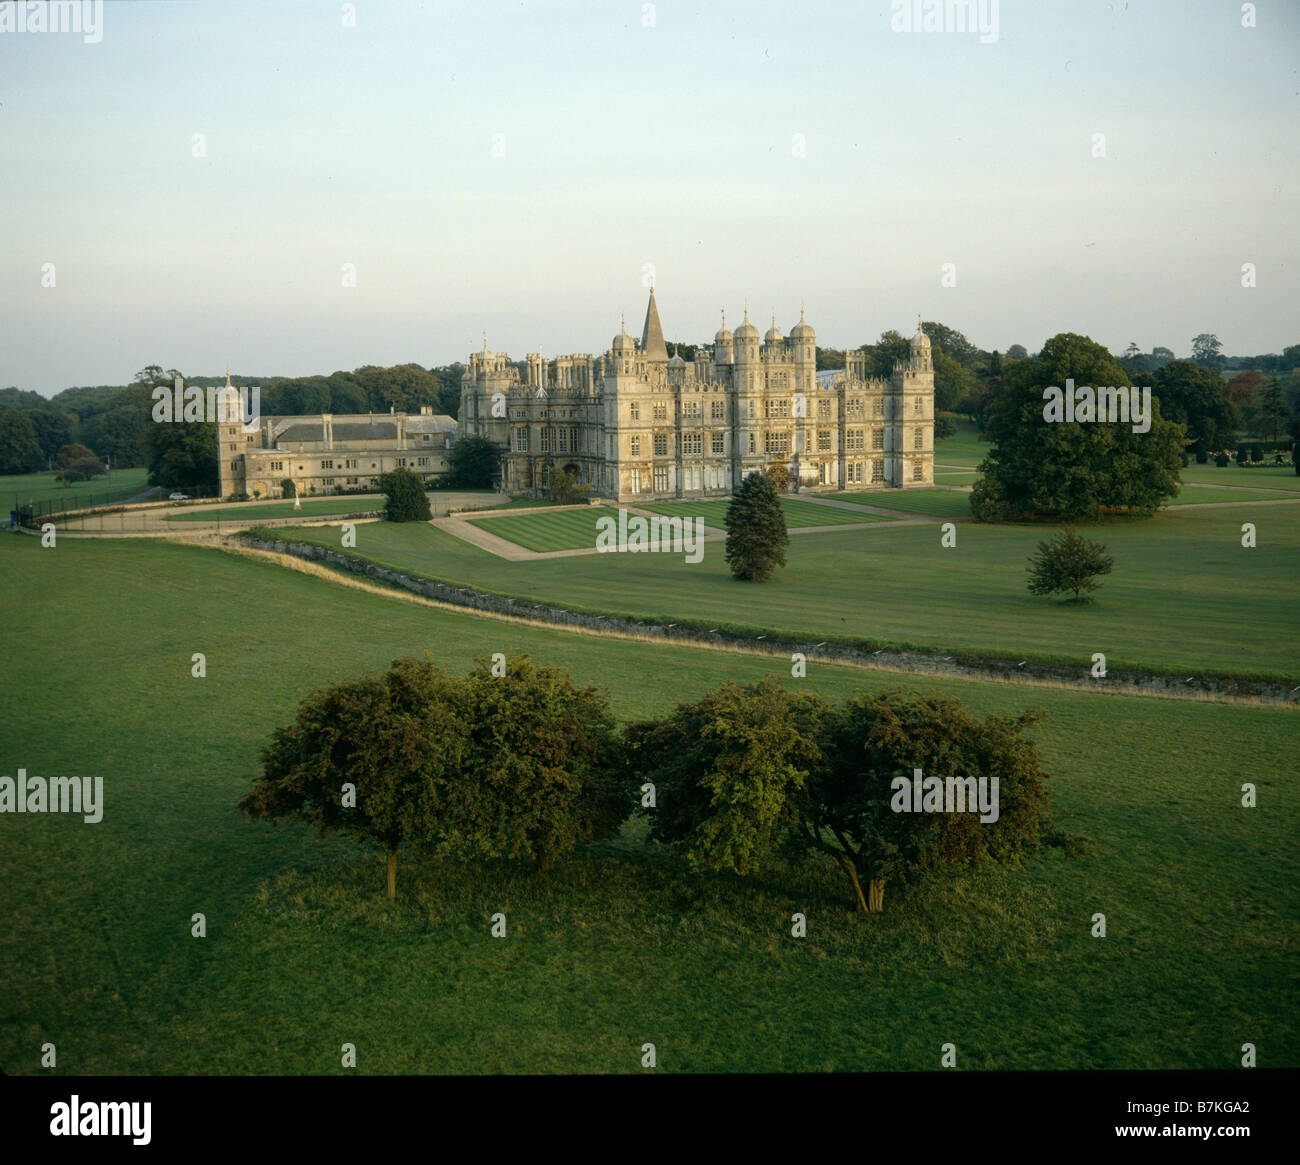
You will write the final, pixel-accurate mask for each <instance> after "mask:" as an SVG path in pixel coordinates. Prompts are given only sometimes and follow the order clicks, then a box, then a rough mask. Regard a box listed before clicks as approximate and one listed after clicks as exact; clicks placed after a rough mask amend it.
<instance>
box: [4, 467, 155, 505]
mask: <svg viewBox="0 0 1300 1165" xmlns="http://www.w3.org/2000/svg"><path fill="white" fill-rule="evenodd" d="M148 478H149V471H148V470H147V469H145V468H143V467H141V468H138V469H115V470H113V472H112V473H110V474H106V475H105V476H103V477H95V478H91V480H90V481H78V482H69V483H68V484H67V486H66V487H65V486H64V485H63V484H62V483H61V482H60V481H59V480H58V479H57V478H56V477H55V476H54V474H52V473H23V474H10V475H7V476H0V504H3V507H4V512H5V514H6V515H8V513H9V511H10V510H11V509H13V508H14V507H15V506H18V505H26V504H27V503H28V502H33V501H34V502H47V501H59V500H60V498H62V499H63V501H64V502H65V503H66V504H67V505H68V506H73V505H75V504H77V500H78V499H82V500H83V502H84V504H86V505H91V504H94V505H99V504H100V503H104V504H107V503H110V502H115V501H121V500H122V499H123V498H129V497H133V496H134V495H135V494H138V493H140V492H141V491H142V490H144V489H147V488H148V485H149V482H148Z"/></svg>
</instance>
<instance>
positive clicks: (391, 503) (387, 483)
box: [379, 468, 433, 522]
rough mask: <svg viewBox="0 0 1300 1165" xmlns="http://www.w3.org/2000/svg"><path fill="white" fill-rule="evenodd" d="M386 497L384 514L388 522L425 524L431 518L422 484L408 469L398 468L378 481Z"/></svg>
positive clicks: (427, 499) (427, 496)
mask: <svg viewBox="0 0 1300 1165" xmlns="http://www.w3.org/2000/svg"><path fill="white" fill-rule="evenodd" d="M379 485H380V488H381V489H382V490H383V491H384V493H385V494H386V495H387V496H388V502H387V504H386V506H385V507H384V513H385V514H386V515H387V517H388V520H389V521H390V522H427V521H428V520H429V519H430V518H431V517H433V514H432V512H431V511H430V510H429V495H428V494H426V493H425V492H424V483H423V482H422V481H421V480H420V479H419V477H418V476H417V475H416V474H414V473H412V472H411V471H410V470H409V469H404V468H398V469H394V470H393V471H392V472H391V473H385V474H384V475H383V476H382V477H381V478H380V479H379Z"/></svg>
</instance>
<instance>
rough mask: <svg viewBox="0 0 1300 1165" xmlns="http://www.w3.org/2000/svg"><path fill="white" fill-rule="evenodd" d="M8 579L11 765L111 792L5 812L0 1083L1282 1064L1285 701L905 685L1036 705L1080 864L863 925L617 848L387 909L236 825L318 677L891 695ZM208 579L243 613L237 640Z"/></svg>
mask: <svg viewBox="0 0 1300 1165" xmlns="http://www.w3.org/2000/svg"><path fill="white" fill-rule="evenodd" d="M366 529H367V530H369V529H371V528H370V527H367V528H366ZM399 529H400V528H399ZM901 532H902V531H900V533H901ZM963 534H964V529H963ZM832 537H834V536H832ZM601 557H602V558H603V557H604V556H601ZM610 557H611V558H623V556H610ZM0 564H2V572H0V580H3V581H0V595H2V596H3V598H4V600H5V606H6V609H7V610H29V609H33V610H35V611H36V612H38V614H39V626H40V635H39V636H36V637H32V638H30V639H28V640H26V641H25V646H24V648H23V650H22V651H16V652H12V653H11V654H10V658H9V659H8V661H7V662H8V666H7V667H6V669H5V672H4V676H3V679H2V680H0V714H3V716H4V721H5V724H6V725H7V729H6V745H7V747H6V749H5V761H4V766H3V772H4V774H5V775H13V773H14V771H15V770H16V768H17V767H18V766H22V767H24V768H26V769H27V771H28V773H29V775H47V776H49V775H86V776H102V777H103V779H104V788H105V813H104V819H103V821H102V822H101V823H100V824H98V825H86V824H82V823H81V822H80V821H79V820H77V821H74V820H69V819H66V818H54V817H38V816H29V815H23V816H15V815H10V814H5V815H3V816H0V919H2V920H3V923H2V925H0V982H3V984H4V1007H3V1009H0V1067H3V1069H4V1071H6V1072H9V1073H34V1072H37V1071H39V1070H40V1069H39V1067H38V1066H39V1059H40V1046H41V1044H42V1043H44V1042H46V1041H50V1042H53V1043H55V1044H56V1046H57V1048H58V1068H57V1069H56V1071H57V1072H60V1073H91V1074H105V1073H194V1074H212V1073H259V1074H278V1073H329V1072H336V1071H340V1070H341V1069H340V1065H339V1056H340V1045H341V1044H342V1043H344V1042H350V1043H354V1044H355V1045H356V1047H357V1054H358V1060H357V1070H358V1071H362V1072H368V1073H395V1072H422V1073H483V1072H527V1073H551V1072H635V1071H640V1068H639V1063H640V1055H641V1052H640V1048H641V1045H642V1044H643V1043H645V1042H647V1041H650V1042H654V1043H655V1044H656V1046H657V1049H658V1057H659V1069H658V1070H659V1071H661V1072H741V1071H743V1072H768V1071H822V1070H837V1071H855V1070H861V1071H867V1070H930V1069H935V1068H937V1066H938V1060H939V1055H940V1045H941V1044H943V1043H945V1042H952V1043H954V1044H956V1046H957V1048H958V1054H959V1057H960V1059H959V1063H960V1064H961V1066H962V1067H964V1068H968V1069H981V1068H990V1069H999V1068H1006V1069H1044V1070H1046V1069H1067V1068H1078V1069H1162V1068H1209V1067H1216V1068H1217V1067H1233V1066H1235V1065H1236V1064H1237V1063H1238V1060H1239V1057H1240V1054H1241V1053H1240V1047H1241V1044H1242V1043H1244V1042H1251V1043H1254V1044H1255V1045H1256V1046H1257V1048H1258V1049H1259V1055H1260V1063H1261V1065H1264V1066H1269V1067H1276V1066H1295V1065H1297V1064H1298V1063H1300V1053H1297V1051H1296V1049H1297V1047H1298V1046H1300V1043H1298V1037H1300V1030H1298V1027H1300V1025H1298V1023H1297V1016H1298V1015H1300V1008H1298V1007H1297V1003H1298V1002H1300V1000H1297V991H1296V977H1295V964H1294V950H1295V944H1296V941H1297V938H1298V937H1300V936H1298V935H1297V920H1298V918H1300V877H1297V874H1300V870H1298V869H1297V846H1296V838H1297V831H1298V827H1300V808H1298V805H1300V802H1298V801H1297V798H1296V797H1295V796H1294V789H1293V787H1292V786H1293V784H1294V779H1293V774H1294V771H1295V766H1294V740H1295V722H1296V721H1295V715H1296V714H1295V713H1294V712H1292V711H1289V710H1285V709H1265V708H1255V707H1246V706H1228V705H1217V704H1209V703H1192V702H1181V701H1171V700H1158V699H1144V698H1138V697H1127V698H1125V697H1118V696H1106V695H1099V694H1092V693H1082V692H1072V691H1062V690H1056V689H1029V688H1023V687H1016V686H1009V685H996V684H980V683H974V682H965V681H943V682H940V683H931V682H928V681H926V682H922V684H921V685H920V686H925V687H938V688H940V689H942V690H945V691H948V692H951V693H952V694H954V695H956V696H957V697H958V698H960V699H963V700H965V701H967V702H968V703H969V704H970V705H971V706H972V707H973V708H975V709H976V711H978V712H979V713H981V714H986V713H992V712H998V713H1004V714H1012V713H1016V712H1019V711H1020V710H1023V709H1025V708H1028V707H1038V708H1042V709H1045V710H1046V711H1047V712H1048V714H1049V718H1048V719H1047V720H1046V721H1044V722H1042V723H1040V724H1038V725H1036V726H1035V727H1034V728H1033V729H1032V730H1031V732H1032V735H1033V737H1034V739H1036V740H1037V741H1038V743H1039V745H1040V747H1041V749H1042V752H1043V756H1044V758H1045V764H1046V767H1047V769H1048V771H1049V772H1050V773H1051V783H1050V784H1051V791H1052V796H1053V801H1054V805H1055V807H1056V810H1057V811H1058V812H1059V813H1061V814H1062V815H1064V823H1065V824H1066V826H1067V827H1068V828H1069V829H1071V830H1072V831H1075V832H1078V833H1081V834H1084V835H1087V836H1089V837H1091V838H1092V839H1093V842H1094V844H1093V846H1092V848H1091V849H1090V851H1089V852H1088V853H1087V854H1086V855H1085V856H1083V857H1081V858H1077V859H1068V858H1066V857H1065V856H1064V855H1063V854H1062V853H1061V852H1060V851H1058V850H1052V851H1048V852H1046V853H1045V854H1044V855H1043V856H1042V857H1041V858H1039V859H1037V860H1035V861H1033V862H1031V863H1030V865H1029V866H1028V867H1027V868H1026V869H1024V870H1008V871H979V872H974V873H968V874H965V875H962V876H960V877H958V878H955V879H951V880H948V879H945V880H942V881H940V882H937V883H935V884H933V885H931V886H928V887H924V888H917V889H913V890H907V891H903V890H899V889H898V888H892V889H891V890H890V891H889V892H888V893H887V897H886V913H885V914H883V915H881V916H879V917H876V918H871V919H864V918H861V917H858V916H856V915H854V914H853V913H852V912H851V911H850V910H849V908H848V907H849V899H848V895H847V892H846V887H844V886H841V885H840V882H839V876H838V874H836V873H835V872H834V871H828V870H825V869H818V868H808V869H804V870H796V871H780V870H771V871H766V872H764V873H763V874H761V875H760V876H758V877H755V878H752V879H749V880H741V879H738V878H734V877H729V876H726V877H724V876H691V875H689V874H688V873H687V872H686V871H685V870H684V869H683V868H682V866H681V865H680V864H679V863H678V862H677V861H676V860H674V859H672V858H670V857H669V856H668V855H665V854H663V853H662V852H661V851H659V850H658V849H656V848H647V847H646V846H645V845H644V844H643V842H642V839H641V832H640V831H639V830H638V829H637V828H630V829H628V830H627V831H626V832H625V835H624V837H623V838H622V839H621V840H620V841H619V842H618V843H616V844H605V845H602V846H599V847H595V848H593V849H589V850H588V851H586V852H584V853H582V854H580V855H578V856H576V857H574V858H573V859H571V860H569V861H566V862H564V863H562V864H561V865H560V866H559V867H558V868H557V869H555V870H554V871H553V872H552V873H551V874H550V875H548V876H545V877H543V876H540V875H537V874H535V873H532V872H531V871H528V870H526V869H518V868H515V867H512V866H509V865H507V864H495V865H489V866H483V867H475V866H458V865H435V864H428V863H423V862H420V861H418V860H416V859H414V858H411V857H409V856H405V857H403V859H402V862H401V863H400V865H399V871H398V879H399V881H398V888H399V893H400V898H399V899H398V901H397V902H396V903H395V904H392V905H390V904H388V903H387V902H386V901H385V900H384V898H383V896H382V895H383V868H382V860H381V859H380V858H379V857H378V856H377V855H376V854H374V853H371V852H369V851H367V850H365V849H363V848H362V847H360V846H358V845H356V844H354V843H351V842H349V841H347V840H345V839H342V838H338V837H331V838H329V839H324V840H322V839H320V838H318V837H316V836H314V835H312V834H310V833H309V832H308V831H306V830H305V829H303V828H301V827H293V826H290V827H280V828H273V827H271V826H268V825H265V824H261V823H252V822H249V821H246V820H242V819H241V818H240V817H239V816H238V814H237V813H236V812H235V808H234V806H235V802H236V801H237V799H238V798H239V797H240V796H241V795H242V794H243V793H244V792H245V791H246V790H247V789H248V788H249V786H250V785H251V783H252V781H253V779H254V776H255V774H256V772H257V770H258V749H259V747H260V746H261V745H262V744H264V743H265V742H266V740H267V739H268V735H269V733H270V732H271V731H272V729H273V728H274V727H276V726H278V725H282V724H284V723H287V722H288V720H289V719H290V718H291V716H292V713H293V709H294V707H295V706H296V703H297V701H298V700H299V699H300V698H301V697H302V696H303V695H304V694H305V693H306V691H307V690H308V689H310V688H311V687H313V686H314V685H318V684H321V683H325V682H329V681H333V680H337V679H341V678H343V677H345V676H351V675H355V674H357V673H359V672H364V671H367V670H377V669H382V668H384V667H386V666H387V665H388V663H389V662H390V661H391V660H392V659H393V658H395V657H396V656H399V655H404V654H409V653H418V652H421V651H424V650H426V649H427V650H431V651H433V652H434V654H435V656H436V657H437V658H438V659H439V660H440V661H441V662H443V663H444V664H445V665H447V666H448V667H450V668H452V669H453V670H457V671H459V670H463V669H466V668H468V667H469V666H471V662H472V660H473V659H474V658H475V657H481V656H486V655H488V654H490V653H491V652H494V651H505V652H511V651H518V650H526V651H529V652H531V653H532V654H533V656H534V658H535V659H537V660H539V661H541V662H544V663H547V664H555V665H558V666H562V667H565V668H568V669H570V670H571V671H572V673H573V674H574V676H575V679H577V680H578V681H579V682H581V683H593V684H596V685H598V686H600V687H602V688H604V689H606V690H607V691H609V692H610V694H611V696H612V699H613V703H614V707H615V709H616V712H617V714H618V715H619V716H620V717H623V718H628V717H634V716H644V715H646V714H651V713H655V712H659V711H662V710H666V709H667V708H669V707H670V706H671V705H672V703H673V702H674V701H675V700H679V699H688V698H693V697H695V696H697V695H699V694H701V693H702V692H704V691H706V690H708V689H710V688H712V687H713V686H715V685H716V684H718V683H719V682H721V681H723V680H725V679H729V678H730V679H735V680H738V681H750V680H754V679H756V678H758V677H759V676H761V675H764V674H776V675H782V676H785V677H787V682H789V683H795V682H798V683H801V684H803V685H805V686H807V687H808V688H810V689H812V690H816V691H820V692H822V693H823V694H826V695H828V696H831V697H833V698H841V697H843V696H845V695H847V694H848V693H849V692H851V691H852V690H853V689H855V688H861V689H864V690H869V691H874V690H878V689H880V688H881V687H885V686H894V685H896V684H897V683H898V682H900V677H898V676H896V675H894V674H891V673H884V672H871V671H853V670H850V669H845V668H835V667H829V666H818V665H817V664H816V663H814V664H813V665H812V666H811V668H810V671H809V676H808V679H807V680H804V681H791V680H789V679H788V676H789V664H788V661H785V660H781V659H764V658H756V657H748V656H741V655H735V654H729V653H723V652H709V651H704V650H696V649H679V648H672V647H667V646H663V645H657V644H648V643H639V642H625V641H614V640H608V639H600V638H595V637H590V636H578V635H569V634H564V633H561V632H557V631H552V630H549V629H541V628H530V627H523V626H515V625H509V624H503V623H501V622H497V621H494V620H490V619H485V618H480V617H475V616H472V615H467V614H465V615H463V614H460V613H456V612H446V611H441V610H435V609H428V608H420V607H417V606H415V605H412V604H409V603H406V602H401V601H398V600H392V599H388V598H385V597H381V596H376V595H371V594H365V593H361V592H357V591H351V590H346V589H344V588H341V587H338V586H336V585H334V584H332V583H329V582H327V581H324V580H320V579H315V578H309V577H305V576H302V575H298V574H294V573H289V572H286V571H283V570H281V569H279V568H277V567H274V566H271V565H268V564H265V563H262V562H253V561H249V560H246V559H241V558H235V557H232V556H229V555H226V554H223V553H222V552H221V551H219V550H215V549H202V548H198V547H192V546H180V545H164V544H158V543H148V542H95V541H79V542H71V543H66V544H65V543H60V544H59V547H58V548H57V549H56V550H43V549H41V548H40V545H39V542H38V541H37V540H36V539H29V538H20V537H18V536H10V537H9V538H5V539H0ZM214 595H225V596H230V595H240V596H246V597H248V599H249V601H250V605H249V607H248V608H247V609H248V610H253V609H255V610H256V622H257V630H256V634H252V633H250V631H249V628H248V626H247V625H246V623H247V620H246V619H243V618H241V617H240V615H239V612H240V610H241V608H239V607H238V606H231V605H230V604H229V603H225V604H220V605H219V606H214V604H213V596H214ZM1238 601H1239V603H1240V604H1241V605H1242V606H1243V607H1250V606H1252V605H1253V604H1254V602H1255V597H1254V595H1253V593H1252V592H1251V591H1250V590H1249V589H1240V588H1239V589H1238ZM1219 630H1220V631H1222V630H1223V628H1220V629H1219ZM1288 638H1289V637H1288ZM195 651H203V652H205V653H206V656H207V678H205V679H193V678H191V675H190V669H191V666H192V665H191V654H192V653H193V652H195ZM1246 781H1250V782H1253V783H1255V784H1256V785H1257V788H1258V797H1259V808H1257V809H1253V810H1247V809H1243V808H1241V807H1240V803H1239V800H1240V796H1241V793H1240V786H1241V784H1242V783H1243V782H1246ZM497 911H501V912H504V913H505V914H506V917H507V920H508V937H506V938H505V939H499V940H498V939H492V938H491V937H490V936H489V918H490V915H491V914H492V913H495V912H497ZM796 911H798V912H801V913H805V914H806V915H807V919H808V937H807V938H806V939H802V940H796V939H793V938H791V937H790V916H791V914H792V913H794V912H796ZM195 912H202V913H203V914H205V915H206V918H207V937H206V938H204V939H195V938H192V937H191V936H190V928H191V925H192V922H191V917H192V915H193V914H194V913H195ZM1097 913H1104V914H1105V916H1106V924H1107V937H1106V938H1105V939H1097V938H1092V937H1091V930H1092V926H1093V922H1092V919H1093V916H1094V915H1095V914H1097Z"/></svg>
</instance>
